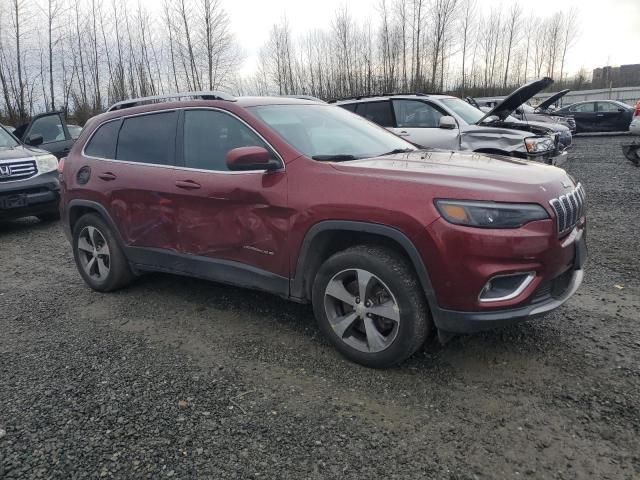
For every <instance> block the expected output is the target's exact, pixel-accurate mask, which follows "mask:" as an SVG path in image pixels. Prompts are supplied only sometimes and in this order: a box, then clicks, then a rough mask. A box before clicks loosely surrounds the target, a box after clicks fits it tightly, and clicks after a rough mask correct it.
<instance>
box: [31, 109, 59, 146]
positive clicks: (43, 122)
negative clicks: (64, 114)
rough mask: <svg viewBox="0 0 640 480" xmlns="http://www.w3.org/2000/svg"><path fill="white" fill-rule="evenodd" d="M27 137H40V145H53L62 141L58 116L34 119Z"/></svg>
mask: <svg viewBox="0 0 640 480" xmlns="http://www.w3.org/2000/svg"><path fill="white" fill-rule="evenodd" d="M29 135H42V143H43V144H44V143H53V142H60V141H62V140H64V130H63V128H62V121H61V120H60V116H59V115H47V116H46V117H41V118H38V119H36V120H35V121H34V122H33V125H32V126H31V130H30V131H29Z"/></svg>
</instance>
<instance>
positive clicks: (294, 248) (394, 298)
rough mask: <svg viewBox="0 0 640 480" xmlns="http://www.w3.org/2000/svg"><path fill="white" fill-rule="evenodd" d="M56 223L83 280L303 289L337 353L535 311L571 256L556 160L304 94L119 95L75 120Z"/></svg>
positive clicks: (407, 349)
mask: <svg viewBox="0 0 640 480" xmlns="http://www.w3.org/2000/svg"><path fill="white" fill-rule="evenodd" d="M61 177H62V192H63V202H62V214H63V225H64V227H65V231H66V234H67V237H68V239H69V240H70V242H71V244H72V247H73V253H74V257H75V261H76V264H77V267H78V270H79V272H80V275H81V276H82V278H83V279H84V280H85V281H86V283H87V284H88V285H89V286H90V287H92V288H94V289H96V290H98V291H111V290H115V289H117V288H120V287H123V286H125V285H127V284H129V283H130V282H131V281H132V279H133V278H134V277H135V276H136V275H137V274H140V273H142V272H147V271H162V272H170V273H176V274H181V275H189V276H194V277H199V278H203V279H210V280H214V281H219V282H224V283H228V284H233V285H239V286H243V287H249V288H254V289H259V290H264V291H268V292H272V293H275V294H277V295H281V296H283V297H286V298H289V299H292V300H295V301H299V302H310V303H312V305H313V310H314V313H315V316H316V318H317V321H318V323H319V326H320V329H321V331H322V332H323V333H324V334H325V335H326V336H327V338H328V339H329V341H330V342H331V343H332V344H333V345H334V346H335V347H336V348H337V349H338V350H339V351H340V352H341V353H343V354H344V355H345V356H346V357H348V358H349V359H351V360H353V361H355V362H359V363H361V364H364V365H367V366H371V367H388V366H390V365H394V364H397V363H399V362H401V361H403V360H404V359H406V358H408V357H409V356H410V355H412V354H413V353H414V352H415V351H416V350H417V349H418V348H420V347H421V345H423V343H424V342H425V340H426V339H427V338H428V337H430V336H431V335H433V334H434V333H436V331H437V332H438V333H439V334H440V335H441V337H443V338H446V337H448V336H450V335H451V334H455V333H468V332H475V331H478V330H481V329H485V328H491V327H495V326H499V325H504V324H509V323H512V322H514V321H516V320H522V319H528V318H532V317H535V316H538V315H541V314H543V313H546V312H549V311H551V310H553V309H555V308H557V307H559V306H560V305H562V304H563V303H564V302H565V301H566V300H567V299H568V298H569V297H571V296H572V295H573V293H574V292H575V291H576V289H577V288H578V286H579V285H580V283H581V281H582V278H583V270H582V267H583V264H584V262H585V254H586V248H585V217H584V212H585V196H584V190H583V188H582V186H581V185H580V184H576V183H575V182H574V181H573V180H572V179H571V178H570V177H569V176H568V175H567V174H566V173H565V172H564V171H563V170H561V169H558V168H556V167H551V166H546V165H543V164H540V163H535V162H529V161H526V160H521V159H514V158H504V157H492V156H487V155H478V154H469V153H452V152H436V151H422V150H418V149H417V148H415V147H414V146H413V145H411V144H410V143H407V142H406V141H405V140H403V139H401V138H399V137H397V136H395V135H393V134H392V133H390V132H388V131H386V130H385V129H383V128H381V127H379V126H377V125H375V124H373V123H371V122H369V121H368V120H366V119H364V118H362V117H360V116H358V115H354V114H352V113H350V112H348V111H346V110H344V109H341V108H338V107H336V106H332V105H328V104H324V103H320V102H316V101H314V100H313V99H295V98H282V97H240V98H235V97H232V96H230V95H227V94H225V93H220V92H199V93H184V94H177V95H174V96H170V97H149V98H143V99H134V100H128V101H125V102H121V103H119V104H116V105H114V106H113V107H112V108H111V109H110V111H109V112H107V113H105V114H102V115H99V116H97V117H94V118H93V119H91V120H90V121H89V122H88V124H87V125H86V127H85V129H84V130H83V132H82V134H81V135H80V138H79V139H78V141H77V143H76V144H75V146H74V147H73V148H72V150H71V153H70V154H69V156H68V157H67V159H66V161H65V162H64V166H63V173H62V176H61Z"/></svg>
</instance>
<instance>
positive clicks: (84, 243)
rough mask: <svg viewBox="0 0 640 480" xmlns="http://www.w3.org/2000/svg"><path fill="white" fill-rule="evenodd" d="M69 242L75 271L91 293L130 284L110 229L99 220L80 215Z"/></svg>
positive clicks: (126, 263)
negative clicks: (76, 269) (70, 242)
mask: <svg viewBox="0 0 640 480" xmlns="http://www.w3.org/2000/svg"><path fill="white" fill-rule="evenodd" d="M96 232H97V234H96ZM72 239H73V240H72V247H73V258H74V259H75V262H76V267H77V268H78V272H80V275H81V276H82V279H83V280H84V281H85V282H86V284H87V285H89V286H90V287H91V288H92V289H94V290H97V291H99V292H111V291H113V290H117V289H119V288H122V287H125V286H127V285H129V284H130V283H131V281H132V280H133V274H132V272H131V268H130V267H129V262H128V261H127V258H126V257H125V255H124V252H123V251H122V249H121V248H120V245H119V243H118V241H117V240H116V237H115V235H114V233H113V232H112V231H111V228H109V226H108V225H107V224H106V222H105V221H104V220H103V219H102V218H101V217H100V216H98V215H96V214H93V213H89V214H86V215H83V216H82V217H81V218H80V219H79V220H78V221H77V222H76V224H75V226H74V228H73V237H72ZM105 247H106V248H105ZM91 249H93V253H92V251H91ZM96 255H97V256H96ZM92 259H93V263H91V260H92ZM90 263H91V265H89V264H90Z"/></svg>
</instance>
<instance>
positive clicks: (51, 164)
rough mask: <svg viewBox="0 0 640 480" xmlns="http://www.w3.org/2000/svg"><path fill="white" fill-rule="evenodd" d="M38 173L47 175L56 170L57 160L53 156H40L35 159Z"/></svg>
mask: <svg viewBox="0 0 640 480" xmlns="http://www.w3.org/2000/svg"><path fill="white" fill-rule="evenodd" d="M36 163H37V164H38V172H40V173H47V172H52V171H53V170H57V169H58V159H57V158H56V157H54V156H53V155H41V156H39V157H36Z"/></svg>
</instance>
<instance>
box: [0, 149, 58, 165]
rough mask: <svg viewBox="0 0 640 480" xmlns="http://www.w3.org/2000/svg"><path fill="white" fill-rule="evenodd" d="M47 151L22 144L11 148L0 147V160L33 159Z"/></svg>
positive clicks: (45, 153)
mask: <svg viewBox="0 0 640 480" xmlns="http://www.w3.org/2000/svg"><path fill="white" fill-rule="evenodd" d="M48 153H49V152H45V151H44V150H40V149H38V148H29V147H25V146H23V145H19V146H17V147H12V148H0V161H4V160H22V159H24V158H30V159H33V157H39V156H41V155H47V154H48Z"/></svg>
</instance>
